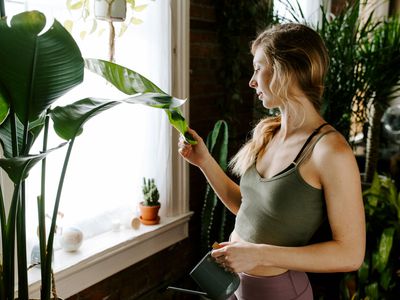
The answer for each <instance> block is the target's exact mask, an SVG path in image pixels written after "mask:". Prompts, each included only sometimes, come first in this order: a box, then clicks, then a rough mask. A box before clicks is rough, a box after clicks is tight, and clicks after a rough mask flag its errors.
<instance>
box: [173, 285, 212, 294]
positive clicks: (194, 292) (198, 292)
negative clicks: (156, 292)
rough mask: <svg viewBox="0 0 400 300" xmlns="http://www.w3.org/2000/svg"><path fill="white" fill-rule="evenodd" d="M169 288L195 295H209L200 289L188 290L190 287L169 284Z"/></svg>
mask: <svg viewBox="0 0 400 300" xmlns="http://www.w3.org/2000/svg"><path fill="white" fill-rule="evenodd" d="M167 290H173V291H178V292H182V293H188V294H193V295H202V296H207V293H205V292H200V291H194V290H188V289H182V288H178V287H174V286H169V287H167Z"/></svg>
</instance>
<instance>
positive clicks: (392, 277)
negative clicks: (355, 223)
mask: <svg viewBox="0 0 400 300" xmlns="http://www.w3.org/2000/svg"><path fill="white" fill-rule="evenodd" d="M363 196H364V203H365V214H366V221H367V251H366V255H365V260H364V262H363V264H362V266H361V268H360V269H359V270H358V272H357V273H355V274H347V276H346V277H345V280H344V281H345V283H347V284H345V286H349V284H348V283H349V282H353V284H351V285H350V286H354V285H355V287H356V288H355V290H353V292H352V293H351V292H350V291H349V290H348V289H344V293H343V294H344V295H343V296H344V299H371V300H374V299H397V298H396V296H395V295H397V296H398V295H399V293H400V262H399V251H400V192H399V191H398V190H397V188H396V185H395V183H394V181H393V180H392V179H391V178H389V177H386V176H378V175H377V174H376V173H375V175H374V179H373V181H372V184H371V187H370V188H369V189H368V190H366V191H364V194H363Z"/></svg>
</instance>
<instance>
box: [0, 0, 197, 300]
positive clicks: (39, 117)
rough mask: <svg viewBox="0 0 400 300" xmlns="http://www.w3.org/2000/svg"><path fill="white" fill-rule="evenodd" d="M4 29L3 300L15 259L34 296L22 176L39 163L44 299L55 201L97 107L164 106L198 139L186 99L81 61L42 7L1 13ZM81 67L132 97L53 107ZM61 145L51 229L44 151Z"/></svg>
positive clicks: (21, 289)
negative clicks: (8, 189) (185, 110)
mask: <svg viewBox="0 0 400 300" xmlns="http://www.w3.org/2000/svg"><path fill="white" fill-rule="evenodd" d="M0 3H1V4H2V5H0V8H3V7H4V6H3V3H2V1H0ZM2 13H3V12H2ZM0 36H1V39H2V41H3V42H2V43H1V45H0V142H1V145H2V149H3V155H4V157H2V158H0V167H1V168H2V169H3V170H4V171H5V172H6V173H7V174H8V177H9V178H10V179H11V181H12V183H13V188H14V189H13V195H12V199H9V201H7V200H8V199H4V197H3V190H4V187H3V186H0V226H1V242H2V249H1V252H2V256H1V266H0V299H2V300H3V299H4V300H12V299H15V295H14V292H15V291H14V289H15V284H14V283H15V271H14V270H15V263H16V262H17V266H18V299H20V300H27V299H29V289H28V275H27V269H28V266H27V254H26V223H25V203H26V193H25V180H27V179H28V176H29V171H30V170H31V168H33V167H34V166H35V165H36V164H37V163H39V162H41V170H42V171H41V192H40V195H39V196H38V197H37V202H38V221H39V248H40V262H41V263H40V268H41V291H40V299H41V300H48V299H50V297H51V296H50V294H51V289H52V282H51V273H52V256H53V241H54V232H55V227H56V219H57V214H58V207H59V204H60V200H61V194H62V188H63V183H64V179H65V177H66V171H67V167H68V162H69V157H70V155H71V151H72V148H73V145H74V141H75V138H76V137H77V136H79V135H80V134H81V133H82V131H83V125H84V124H85V123H86V122H87V121H88V120H90V119H91V118H92V117H94V116H96V115H97V114H99V113H101V112H103V111H105V110H107V109H109V108H112V107H114V106H116V105H119V104H121V103H129V104H136V103H140V104H145V105H148V106H151V107H155V108H161V109H163V110H164V111H165V112H166V113H167V115H168V117H169V120H170V122H171V124H172V125H173V126H174V127H175V128H177V129H178V130H179V131H180V132H181V133H182V134H183V135H184V136H185V137H186V138H187V140H188V141H189V142H192V143H193V139H191V138H190V136H189V135H188V134H186V133H187V124H186V122H185V119H184V118H183V116H182V115H181V113H180V110H179V106H180V105H182V104H183V103H184V101H183V100H180V99H176V98H173V97H171V96H169V95H167V94H166V93H165V92H163V91H162V90H161V89H160V88H158V87H157V86H156V85H154V84H153V83H152V82H151V81H149V80H148V79H146V78H144V77H143V76H141V75H140V74H138V73H136V72H134V71H132V70H129V69H127V68H124V67H123V66H119V65H117V64H114V63H110V62H107V61H102V60H97V59H86V60H84V59H83V58H82V56H81V53H80V50H79V48H78V46H77V44H76V43H75V41H74V40H73V38H72V37H71V35H70V34H69V33H68V31H66V30H65V28H64V27H63V26H62V25H61V24H60V23H59V22H58V21H57V20H54V21H53V22H52V23H49V22H48V20H47V19H46V17H45V16H44V15H43V14H42V13H40V12H37V11H31V12H25V13H21V14H18V15H16V16H14V17H13V18H12V19H11V20H10V22H8V20H7V19H6V18H5V17H4V16H2V19H1V20H0ZM4 41H5V42H4ZM84 67H86V68H88V69H89V70H91V71H93V72H95V73H96V74H98V75H100V76H102V77H104V78H105V79H106V80H107V81H109V82H110V83H112V84H113V85H114V86H115V87H116V88H118V89H119V90H120V91H122V92H124V93H125V94H127V97H126V98H125V99H123V100H109V99H98V98H84V99H81V100H78V101H76V102H74V103H71V104H68V105H66V106H64V107H60V106H58V107H54V108H52V105H53V104H54V103H55V101H56V100H57V99H58V98H59V97H60V96H62V95H63V94H65V93H66V92H67V91H68V90H70V89H71V88H73V87H75V86H76V85H78V84H80V83H81V82H82V81H83V70H84ZM51 122H52V123H53V128H54V131H55V132H56V133H57V134H58V135H59V136H60V137H61V138H62V139H64V140H65V141H66V142H65V143H62V144H61V145H55V146H53V147H52V148H49V147H48V142H47V136H48V133H49V130H51V128H52V127H51V126H50V125H51ZM40 133H43V134H42V135H39V134H40ZM39 136H40V137H42V138H43V140H42V145H43V147H42V151H41V152H40V153H31V148H32V145H33V143H34V142H35V141H36V140H37V139H38V137H39ZM62 147H67V151H66V155H65V159H64V163H63V166H62V169H61V170H60V179H59V185H58V189H57V194H56V196H55V200H54V206H53V207H52V215H51V216H52V218H51V225H50V229H49V230H48V232H46V226H45V219H46V216H45V215H46V213H45V211H46V207H45V206H46V199H47V198H46V156H47V155H48V154H49V153H51V152H52V151H56V150H57V149H59V148H62ZM6 203H10V207H9V209H6V207H7V205H6ZM15 250H16V251H17V255H15Z"/></svg>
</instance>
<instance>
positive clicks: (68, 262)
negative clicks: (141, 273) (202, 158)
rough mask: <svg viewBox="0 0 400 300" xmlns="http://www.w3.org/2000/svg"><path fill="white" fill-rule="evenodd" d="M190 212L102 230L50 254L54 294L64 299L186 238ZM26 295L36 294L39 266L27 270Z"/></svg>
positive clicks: (32, 295)
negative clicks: (72, 249) (151, 222)
mask: <svg viewBox="0 0 400 300" xmlns="http://www.w3.org/2000/svg"><path fill="white" fill-rule="evenodd" d="M191 215H192V213H186V214H182V215H180V216H176V217H162V218H161V222H160V224H158V225H153V226H145V225H141V226H140V228H139V229H137V230H134V229H131V228H126V229H121V230H120V231H117V232H112V231H110V232H106V233H104V234H101V235H98V236H96V237H93V238H91V239H88V240H84V242H83V243H82V246H81V247H80V248H79V250H78V251H76V252H66V251H64V250H57V251H55V254H54V263H53V269H54V272H55V279H56V287H57V293H58V295H59V296H60V297H62V298H67V297H70V296H72V295H75V294H77V293H78V292H80V291H82V290H84V289H86V288H88V287H90V286H92V285H93V284H95V283H97V282H99V281H101V280H103V279H105V278H107V277H109V276H111V275H113V274H115V273H117V272H119V271H121V270H123V269H125V268H127V267H129V266H131V265H133V264H135V263H137V262H139V261H140V260H143V259H145V258H147V257H149V256H151V255H153V254H155V253H157V252H159V251H161V250H163V249H165V248H167V247H169V246H171V245H173V244H175V243H177V242H179V241H181V240H183V239H185V238H186V237H188V221H189V219H190V217H191ZM29 282H30V296H31V297H38V295H39V291H40V269H39V268H33V269H31V270H30V272H29Z"/></svg>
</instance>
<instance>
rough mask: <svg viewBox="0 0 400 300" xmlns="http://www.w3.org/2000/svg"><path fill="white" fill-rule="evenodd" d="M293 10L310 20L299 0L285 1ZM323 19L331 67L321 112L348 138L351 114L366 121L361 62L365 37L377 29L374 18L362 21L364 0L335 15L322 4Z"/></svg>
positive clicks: (296, 16) (297, 17)
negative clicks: (361, 9)
mask: <svg viewBox="0 0 400 300" xmlns="http://www.w3.org/2000/svg"><path fill="white" fill-rule="evenodd" d="M285 5H286V7H287V9H288V10H289V12H290V14H291V15H292V16H293V18H294V19H295V20H296V21H297V22H303V23H307V21H306V20H305V19H304V14H303V12H302V10H301V8H300V5H299V4H298V3H297V7H298V8H297V11H296V7H295V6H293V5H291V3H290V1H287V0H286V1H285ZM320 10H321V14H322V17H321V20H320V21H319V22H318V23H317V24H316V25H315V26H314V25H311V24H308V25H309V26H311V27H314V28H315V30H316V31H317V32H318V33H319V34H320V36H321V37H322V39H323V40H324V43H325V46H326V48H327V49H328V53H329V58H330V61H329V69H328V73H327V75H326V79H325V89H324V94H323V102H322V108H321V113H322V115H323V116H324V118H325V119H326V120H327V121H328V122H329V123H330V124H332V125H333V126H334V127H335V128H336V129H337V130H338V131H339V132H341V133H342V134H343V135H344V136H345V137H346V138H347V139H349V138H350V127H351V126H350V125H351V121H352V120H351V118H352V116H355V117H356V119H357V120H359V121H363V120H364V117H365V113H364V109H363V106H362V105H361V104H360V103H362V101H363V93H362V91H363V89H364V87H365V84H364V79H363V78H362V76H360V71H361V68H360V66H361V64H360V56H359V48H360V43H361V41H362V40H363V39H364V38H365V37H366V36H368V35H369V34H370V32H371V31H372V30H373V24H372V23H371V18H367V20H366V21H365V22H364V23H361V22H360V18H359V17H360V13H359V11H360V0H355V1H350V2H348V3H347V4H346V6H345V7H344V8H343V9H342V10H341V11H340V12H338V13H336V15H335V16H333V15H332V14H330V13H328V12H327V8H326V7H324V6H321V7H320Z"/></svg>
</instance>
